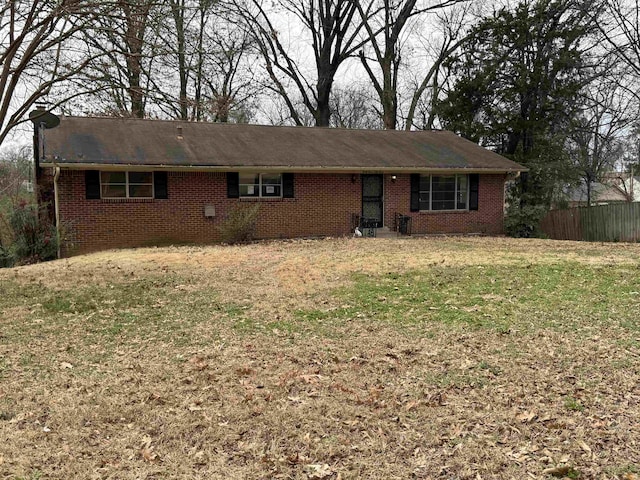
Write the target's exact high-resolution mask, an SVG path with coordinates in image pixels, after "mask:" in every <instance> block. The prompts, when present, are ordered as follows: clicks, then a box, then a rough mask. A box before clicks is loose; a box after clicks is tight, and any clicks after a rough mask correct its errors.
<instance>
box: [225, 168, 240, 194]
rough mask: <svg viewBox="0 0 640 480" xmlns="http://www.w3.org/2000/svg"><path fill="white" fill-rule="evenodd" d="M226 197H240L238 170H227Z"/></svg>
mask: <svg viewBox="0 0 640 480" xmlns="http://www.w3.org/2000/svg"><path fill="white" fill-rule="evenodd" d="M227 197H228V198H239V197H240V174H239V173H238V172H227Z"/></svg>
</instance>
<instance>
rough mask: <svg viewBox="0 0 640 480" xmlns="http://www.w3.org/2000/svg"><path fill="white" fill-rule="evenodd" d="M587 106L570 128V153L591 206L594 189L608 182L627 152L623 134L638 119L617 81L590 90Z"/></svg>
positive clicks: (595, 85)
mask: <svg viewBox="0 0 640 480" xmlns="http://www.w3.org/2000/svg"><path fill="white" fill-rule="evenodd" d="M582 104H583V105H584V106H583V108H582V109H581V111H580V112H579V113H578V114H577V115H576V116H575V117H574V118H573V119H572V120H571V124H570V126H569V128H570V133H569V140H568V141H569V153H570V156H571V158H572V160H573V163H574V165H575V168H576V170H577V172H578V173H579V175H580V177H581V178H582V180H583V182H584V185H585V187H586V193H587V205H588V206H591V200H592V199H591V197H592V187H593V184H594V183H595V182H603V183H607V182H605V180H606V178H605V176H606V175H605V174H606V173H607V172H610V171H612V170H613V169H614V168H615V164H616V163H617V162H619V161H620V160H621V158H622V157H623V151H624V142H623V138H622V136H623V133H624V131H625V130H626V129H627V128H628V127H629V126H630V125H631V123H632V122H633V120H634V119H635V115H634V114H633V111H632V109H631V106H632V103H631V102H630V99H629V95H625V92H624V91H623V90H621V88H620V86H619V84H618V82H617V80H616V79H608V81H606V82H605V81H601V82H597V83H596V84H594V85H592V86H591V87H590V88H588V89H586V91H585V93H584V95H583V102H582Z"/></svg>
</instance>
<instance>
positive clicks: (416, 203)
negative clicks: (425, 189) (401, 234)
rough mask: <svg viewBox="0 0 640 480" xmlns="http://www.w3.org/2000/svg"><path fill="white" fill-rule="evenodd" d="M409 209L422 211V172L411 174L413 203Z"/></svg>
mask: <svg viewBox="0 0 640 480" xmlns="http://www.w3.org/2000/svg"><path fill="white" fill-rule="evenodd" d="M409 210H411V211H412V212H419V211H420V174H419V173H412V174H411V205H410V207H409Z"/></svg>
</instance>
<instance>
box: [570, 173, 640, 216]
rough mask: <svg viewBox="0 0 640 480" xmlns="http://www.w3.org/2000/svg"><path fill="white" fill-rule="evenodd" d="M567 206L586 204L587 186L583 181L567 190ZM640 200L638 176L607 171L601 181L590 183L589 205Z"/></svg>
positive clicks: (582, 205) (639, 180)
mask: <svg viewBox="0 0 640 480" xmlns="http://www.w3.org/2000/svg"><path fill="white" fill-rule="evenodd" d="M567 200H568V202H569V207H585V206H587V186H586V185H585V184H584V183H583V184H581V185H579V186H577V187H575V188H573V189H570V190H569V191H568V192H567ZM624 202H640V177H634V176H633V175H631V174H629V173H624V172H610V173H607V174H606V175H605V176H604V178H603V181H602V182H595V183H592V184H591V205H608V204H612V203H624Z"/></svg>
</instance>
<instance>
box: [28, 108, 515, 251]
mask: <svg viewBox="0 0 640 480" xmlns="http://www.w3.org/2000/svg"><path fill="white" fill-rule="evenodd" d="M34 118H37V115H34ZM56 119H57V117H56ZM56 119H53V120H56ZM59 120H60V123H59V125H57V124H56V122H51V124H52V125H53V124H55V125H53V126H49V125H41V126H40V127H38V126H36V133H37V134H36V137H35V138H36V146H37V148H36V167H37V175H36V178H37V180H38V188H39V191H40V195H39V198H42V199H45V200H53V203H54V204H55V217H56V219H57V222H59V223H62V224H64V225H65V226H68V227H69V228H70V231H71V233H72V239H73V245H74V250H73V252H71V251H69V250H67V251H66V252H65V253H66V254H70V253H81V252H89V251H95V250H101V249H107V248H120V247H134V246H142V245H158V244H166V243H185V242H190V243H212V242H216V241H220V234H219V231H218V227H219V225H220V224H221V222H222V221H224V219H225V218H226V216H227V214H228V213H229V212H230V211H231V209H233V208H234V207H236V206H238V205H241V204H243V203H251V204H253V203H259V204H260V211H259V218H258V222H257V227H256V236H257V237H258V238H291V237H305V236H340V235H350V234H352V233H353V228H354V221H353V219H354V218H364V219H366V220H367V223H368V225H369V226H373V227H377V228H387V229H392V228H394V227H395V226H397V225H396V219H397V218H398V215H399V214H400V215H402V217H403V218H409V219H410V220H411V223H412V231H413V232H414V233H418V234H420V233H451V234H453V233H472V232H478V233H486V234H500V233H502V232H503V214H504V184H505V180H506V179H507V178H508V177H514V176H516V175H517V174H518V173H519V172H521V171H523V170H525V169H524V168H523V167H522V166H521V165H518V164H517V163H514V162H512V161H511V160H508V159H506V158H504V157H502V156H500V155H497V154H495V153H493V152H491V151H489V150H486V149H484V148H482V147H480V146H478V145H476V144H474V143H473V142H470V141H468V140H465V139H463V138H460V137H458V136H456V135H455V134H453V133H451V132H445V131H412V132H406V131H371V130H347V129H328V128H304V127H275V126H260V125H231V124H210V123H189V122H180V121H160V120H140V119H125V118H86V117H61V118H60V119H59ZM36 125H37V123H36ZM45 127H48V128H46V129H45ZM55 199H57V202H56V201H55Z"/></svg>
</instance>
